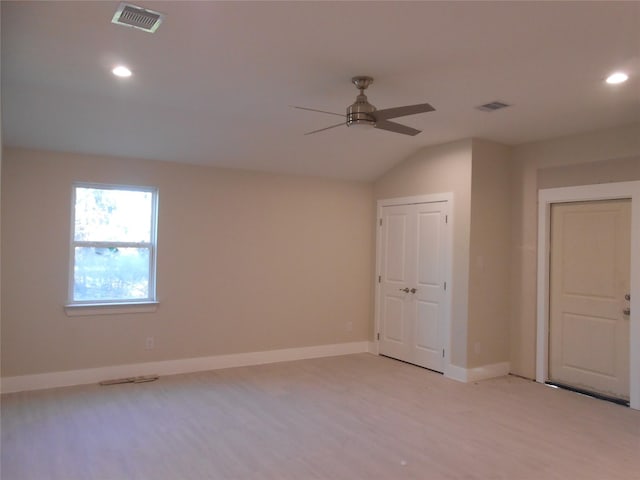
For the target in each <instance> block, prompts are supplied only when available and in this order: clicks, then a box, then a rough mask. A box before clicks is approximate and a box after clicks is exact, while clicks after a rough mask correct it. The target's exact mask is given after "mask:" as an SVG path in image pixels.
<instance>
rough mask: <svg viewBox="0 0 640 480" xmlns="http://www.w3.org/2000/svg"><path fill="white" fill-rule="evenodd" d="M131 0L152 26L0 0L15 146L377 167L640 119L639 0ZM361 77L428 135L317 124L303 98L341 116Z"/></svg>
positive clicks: (277, 168)
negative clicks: (435, 149)
mask: <svg viewBox="0 0 640 480" xmlns="http://www.w3.org/2000/svg"><path fill="white" fill-rule="evenodd" d="M133 3H135V4H136V5H139V6H141V7H145V8H148V9H152V10H157V11H160V12H162V13H164V14H166V18H165V20H164V23H163V24H162V25H161V26H160V28H159V29H158V31H157V32H156V33H153V34H149V33H145V32H141V31H139V30H135V29H132V28H127V27H122V26H118V25H114V24H112V23H111V18H112V17H113V14H114V12H115V11H116V9H117V7H118V2H22V1H20V2H8V1H3V2H2V7H1V8H2V12H1V13H2V70H1V72H2V124H3V125H2V126H3V141H4V143H5V145H10V146H20V147H29V148H39V149H47V150H58V151H71V152H83V153H91V154H106V155H115V156H126V157H140V158H149V159H157V160H171V161H178V162H186V163H193V164H201V165H215V166H224V167H232V168H242V169H252V170H262V171H273V172H287V173H295V174H303V175H321V176H328V177H338V178H347V179H358V180H371V179H373V178H375V177H376V176H378V175H380V174H381V173H383V172H384V171H386V170H387V169H388V168H390V167H391V166H393V165H394V164H395V163H397V162H399V161H401V160H402V159H403V158H405V157H406V156H408V155H410V154H411V153H413V152H414V151H416V150H417V149H419V148H420V147H423V146H427V145H433V144H438V143H442V142H447V141H451V140H456V139H460V138H467V137H481V138H486V139H490V140H494V141H498V142H503V143H505V144H509V145H516V144H519V143H523V142H529V141H536V140H541V139H546V138H551V137H557V136H562V135H567V134H572V133H576V132H584V131H590V130H597V129H602V128H608V127H614V126H618V125H624V124H629V123H633V122H638V121H640V2H613V1H605V2H407V3H404V2H322V1H320V2H187V1H172V2H151V1H146V0H140V1H137V2H133ZM120 63H124V64H127V65H128V66H129V67H130V68H131V70H132V71H133V76H132V77H130V78H128V79H120V78H116V77H114V76H113V75H112V74H111V69H112V68H113V67H114V66H115V65H116V64H120ZM616 70H624V71H626V72H627V73H628V74H629V75H630V79H629V81H628V82H626V83H624V84H622V85H617V86H610V85H607V84H605V82H604V81H603V80H604V78H605V77H606V76H607V75H608V74H609V73H611V72H613V71H616ZM354 75H370V76H372V77H374V79H375V82H374V83H373V85H372V86H371V87H370V88H369V89H368V90H367V94H368V97H369V100H370V102H371V103H373V104H374V105H375V106H377V107H378V108H379V109H383V108H388V107H392V106H399V105H409V104H415V103H423V102H428V103H430V104H431V105H433V106H434V107H435V108H436V111H435V112H431V113H426V114H419V115H414V116H410V117H404V118H402V119H397V121H398V122H401V123H404V124H406V125H409V126H411V127H414V128H418V129H421V130H423V131H422V133H421V134H419V135H417V136H415V137H409V136H405V135H399V134H394V133H389V132H386V131H382V130H376V129H371V130H367V129H357V128H347V127H346V126H345V127H340V128H334V129H331V130H327V131H325V132H320V133H317V134H314V135H308V136H305V135H304V133H305V132H308V131H311V130H314V129H319V128H322V127H324V126H328V125H331V124H334V123H336V121H340V119H339V118H338V117H334V116H331V115H326V114H322V113H313V112H308V111H303V110H296V109H293V108H291V105H298V106H305V107H309V108H316V109H320V110H328V111H332V112H339V113H342V112H344V110H345V108H346V107H347V105H349V104H350V103H352V102H353V101H354V99H355V96H356V94H357V91H356V89H355V87H354V86H353V85H352V84H351V83H350V79H351V77H352V76H354ZM494 100H501V101H504V102H506V103H509V104H511V105H512V106H511V107H509V108H506V109H504V110H498V111H495V112H491V113H486V112H482V111H479V110H477V109H476V108H475V107H476V106H478V105H481V104H484V103H487V102H491V101H494Z"/></svg>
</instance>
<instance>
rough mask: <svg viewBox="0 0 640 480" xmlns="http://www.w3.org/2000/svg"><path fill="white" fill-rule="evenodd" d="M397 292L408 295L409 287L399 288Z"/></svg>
mask: <svg viewBox="0 0 640 480" xmlns="http://www.w3.org/2000/svg"><path fill="white" fill-rule="evenodd" d="M398 290H400V291H401V292H404V293H409V287H405V288H399V289H398Z"/></svg>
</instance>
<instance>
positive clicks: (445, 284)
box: [444, 282, 447, 292]
mask: <svg viewBox="0 0 640 480" xmlns="http://www.w3.org/2000/svg"><path fill="white" fill-rule="evenodd" d="M444 291H445V292H446V291H447V282H444Z"/></svg>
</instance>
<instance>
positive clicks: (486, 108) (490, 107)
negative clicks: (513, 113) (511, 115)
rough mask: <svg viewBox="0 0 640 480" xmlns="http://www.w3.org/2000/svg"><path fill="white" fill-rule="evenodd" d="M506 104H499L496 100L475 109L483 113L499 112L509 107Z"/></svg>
mask: <svg viewBox="0 0 640 480" xmlns="http://www.w3.org/2000/svg"><path fill="white" fill-rule="evenodd" d="M510 106H511V105H509V104H508V103H504V102H500V101H498V100H496V101H493V102H489V103H485V104H484V105H480V106H479V107H476V108H477V109H478V110H482V111H483V112H495V111H496V110H500V109H501V108H507V107H510Z"/></svg>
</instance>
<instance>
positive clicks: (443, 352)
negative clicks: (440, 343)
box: [442, 348, 444, 358]
mask: <svg viewBox="0 0 640 480" xmlns="http://www.w3.org/2000/svg"><path fill="white" fill-rule="evenodd" d="M442 358H444V348H443V349H442Z"/></svg>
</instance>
